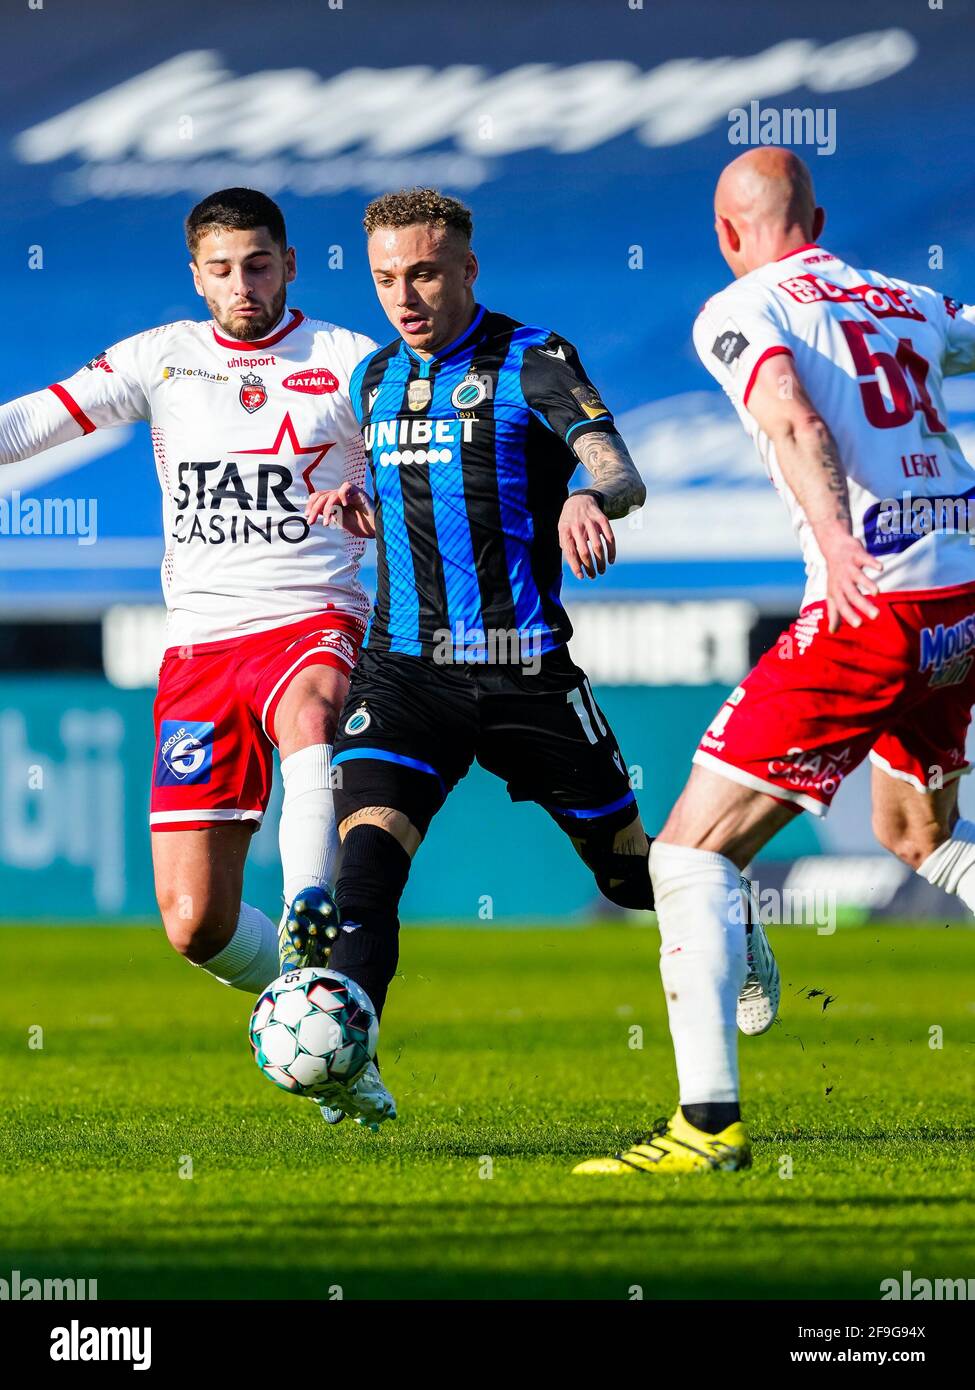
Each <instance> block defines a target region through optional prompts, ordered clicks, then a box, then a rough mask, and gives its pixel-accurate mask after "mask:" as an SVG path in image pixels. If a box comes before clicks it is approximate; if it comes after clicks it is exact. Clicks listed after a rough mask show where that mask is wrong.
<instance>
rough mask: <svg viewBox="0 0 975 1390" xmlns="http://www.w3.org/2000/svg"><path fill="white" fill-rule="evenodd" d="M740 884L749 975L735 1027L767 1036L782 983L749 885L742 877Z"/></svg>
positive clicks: (746, 977)
mask: <svg viewBox="0 0 975 1390" xmlns="http://www.w3.org/2000/svg"><path fill="white" fill-rule="evenodd" d="M739 883H740V884H741V892H742V897H743V898H744V900H745V922H746V927H747V932H748V937H747V952H748V956H747V959H748V974H747V975H746V976H745V983H744V984H743V985H742V987H741V992H740V994H739V995H738V1009H737V1018H738V1028H739V1031H740V1032H742V1033H747V1034H748V1036H749V1037H755V1036H757V1035H758V1034H759V1033H767V1032H768V1030H769V1029H770V1028H771V1026H772V1024H773V1023H774V1022H775V1015H776V1014H777V1013H778V1011H779V995H780V993H781V990H782V982H781V980H780V978H779V967H778V966H777V965H776V963H775V957H774V956H773V954H772V947H771V946H770V945H769V940H768V937H767V936H766V935H765V928H764V927H763V926H762V919H761V916H760V914H759V908H758V904H757V903H756V901H755V897H754V894H753V893H752V885H751V884H750V883H749V881H748V879H747V878H745V877H744V875H742V877H741V878H740V879H739Z"/></svg>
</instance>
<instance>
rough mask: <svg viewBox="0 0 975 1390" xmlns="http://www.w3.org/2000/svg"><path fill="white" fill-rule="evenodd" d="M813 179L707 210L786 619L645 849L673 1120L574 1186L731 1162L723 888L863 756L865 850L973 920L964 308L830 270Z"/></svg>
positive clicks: (713, 324) (705, 355) (777, 153)
mask: <svg viewBox="0 0 975 1390" xmlns="http://www.w3.org/2000/svg"><path fill="white" fill-rule="evenodd" d="M824 220H825V218H824V214H823V210H822V209H821V208H818V207H816V203H815V197H814V194H813V186H812V179H811V177H810V174H809V170H808V169H807V168H806V166H805V165H804V164H803V163H802V161H801V160H799V159H798V158H797V157H796V156H795V155H794V154H791V153H789V152H787V151H785V150H778V149H761V150H753V151H750V152H749V153H747V154H745V155H742V156H741V157H740V158H738V159H736V160H735V161H734V162H733V163H732V164H730V165H729V166H728V168H726V169H725V170H724V172H723V174H722V176H721V178H720V180H719V182H718V187H717V193H716V195H715V223H716V230H717V236H718V244H719V247H720V249H721V253H722V255H723V256H724V259H725V260H726V262H727V263H728V265H729V266H730V268H731V270H732V272H733V273H734V275H735V277H736V278H735V282H734V283H733V284H731V285H729V286H728V288H727V289H724V290H722V291H721V293H720V294H717V295H715V296H714V298H713V299H710V300H709V301H708V303H707V304H706V305H705V306H704V309H703V310H702V311H701V314H700V316H699V317H698V319H697V322H696V324H695V327H694V342H695V346H696V347H697V350H698V353H699V355H700V357H701V360H702V361H703V362H704V364H705V366H706V367H707V368H708V369H709V371H710V372H711V373H712V374H713V376H714V377H715V378H716V379H717V381H718V382H719V383H720V384H721V385H722V386H723V387H724V389H725V391H726V392H727V394H728V396H729V398H730V399H731V402H732V404H733V405H734V407H735V409H736V411H737V412H738V415H739V417H740V418H741V421H742V423H743V424H744V426H745V429H746V430H747V432H748V433H749V435H750V436H751V437H752V439H754V441H755V443H756V445H757V447H758V452H759V454H760V456H761V458H762V461H763V462H764V464H765V466H766V469H767V471H768V473H769V476H770V478H771V480H772V482H773V484H774V485H775V487H776V489H777V490H778V491H779V492H780V493H781V495H782V497H783V499H784V501H785V503H786V505H787V507H788V508H789V511H790V514H791V517H792V521H793V525H794V527H795V530H796V533H797V536H798V539H799V542H800V545H801V547H802V552H803V557H804V559H805V562H806V573H807V586H806V593H805V598H804V602H803V606H802V610H801V613H800V616H799V618H798V619H797V620H796V622H795V623H793V624H792V626H791V627H790V628H789V629H788V630H787V632H786V633H784V634H783V635H782V637H781V638H780V639H779V642H778V644H777V645H776V646H775V647H774V648H772V649H771V650H770V651H768V652H767V653H766V654H765V655H764V656H763V657H762V658H761V660H760V661H759V662H758V664H757V666H756V667H755V668H754V669H753V670H752V671H751V672H750V674H749V675H748V676H746V677H745V679H744V680H743V681H742V683H741V685H740V686H738V687H737V689H735V690H733V691H732V692H731V694H730V695H729V696H728V698H727V700H726V701H725V702H724V704H723V705H722V707H721V709H720V710H719V711H718V713H717V714H716V716H715V718H714V719H713V720H712V722H711V725H710V726H709V728H708V729H707V731H706V732H705V734H704V736H703V737H702V739H701V742H700V744H699V746H698V750H697V752H696V753H695V755H694V764H695V766H694V767H693V768H692V771H691V776H690V779H689V781H688V783H687V786H686V787H685V789H684V791H683V793H682V795H681V797H680V798H679V800H678V802H677V804H676V805H675V807H674V809H673V811H672V812H671V814H670V817H669V819H668V820H667V822H666V824H665V826H664V828H663V830H662V831H661V833H660V835H659V836H658V837H657V839H656V840H654V842H653V844H652V847H651V851H650V871H651V877H652V880H653V887H654V893H655V897H656V905H657V914H658V920H659V924H660V935H661V976H662V979H663V986H664V993H665V996H666V1000H667V1009H668V1013H669V1018H670V1031H671V1036H672V1038H673V1042H674V1049H675V1053H676V1059H677V1072H678V1079H679V1083H680V1104H679V1107H678V1109H677V1112H676V1114H675V1115H674V1117H673V1118H672V1119H671V1120H670V1121H669V1122H667V1121H664V1122H662V1123H661V1124H660V1125H657V1126H655V1127H654V1129H653V1130H652V1132H651V1133H650V1134H649V1135H647V1136H646V1137H644V1138H643V1139H640V1140H637V1141H636V1142H635V1143H634V1145H633V1146H632V1148H630V1149H629V1150H628V1151H627V1152H626V1153H623V1154H617V1155H616V1156H615V1157H613V1158H607V1159H591V1160H588V1161H587V1162H585V1163H583V1164H580V1165H579V1167H578V1168H577V1169H576V1170H575V1171H576V1172H583V1173H616V1174H632V1173H640V1172H642V1173H673V1172H686V1171H691V1170H694V1169H703V1170H715V1169H734V1168H742V1167H746V1166H747V1165H748V1163H749V1162H750V1149H749V1142H748V1136H747V1132H746V1130H745V1128H744V1126H743V1125H742V1123H741V1119H740V1113H739V1107H738V1061H737V1047H736V1030H735V1003H736V998H737V995H738V990H739V987H740V984H741V981H742V978H743V976H744V973H745V961H744V954H743V947H742V932H741V918H740V904H739V893H738V877H739V873H740V871H741V870H742V869H743V868H744V866H745V865H746V864H747V863H748V862H749V861H750V860H751V859H752V857H753V856H754V855H755V854H756V853H757V852H758V851H759V850H760V849H761V848H762V846H763V845H765V844H766V843H767V842H768V841H769V840H770V839H771V838H772V836H773V835H774V834H775V833H776V832H777V831H778V830H779V829H781V827H782V826H784V825H785V824H786V823H787V822H789V821H790V820H792V818H793V817H794V816H796V815H798V814H799V813H800V811H802V810H806V811H809V812H810V813H811V814H812V815H816V816H823V815H825V814H826V812H827V811H828V809H829V805H830V802H831V800H832V798H833V796H834V795H835V794H836V791H837V789H838V787H839V786H840V784H841V782H842V781H843V778H844V777H845V776H847V775H848V774H849V773H850V772H851V771H852V770H853V768H855V767H856V766H857V765H858V764H859V763H860V762H862V761H863V759H864V758H865V757H867V755H868V754H869V757H870V760H871V762H872V764H873V767H872V777H873V783H872V792H873V827H874V832H875V834H876V836H877V838H878V840H879V841H880V843H881V844H882V845H884V846H885V847H886V848H887V849H889V850H891V851H892V852H893V853H894V854H896V855H897V856H898V858H900V859H902V860H903V861H904V862H905V863H906V864H908V865H909V866H910V867H911V868H912V869H914V870H915V871H916V872H917V873H919V874H920V875H921V876H922V877H923V878H925V879H927V880H928V881H929V882H930V883H933V884H936V885H937V886H938V887H940V888H942V889H945V890H946V891H948V892H952V893H956V894H957V895H958V896H959V897H960V898H961V899H962V901H963V902H964V903H965V904H966V905H967V906H968V907H970V908H972V909H975V824H973V823H972V822H970V821H966V820H963V819H961V818H960V817H959V812H958V779H959V777H960V776H961V775H962V774H963V773H965V772H967V771H968V768H969V765H968V762H967V760H966V758H965V735H966V731H967V729H968V724H969V720H970V717H971V707H972V704H973V702H975V551H973V549H972V545H971V539H972V537H971V534H970V528H969V527H968V525H967V522H968V518H969V517H971V516H972V515H973V507H972V506H970V505H969V503H970V501H971V499H973V498H975V469H973V468H972V466H971V464H969V463H968V461H967V460H966V459H965V457H964V456H963V454H962V452H961V450H960V448H959V446H958V441H957V440H956V438H955V436H954V435H953V434H952V432H951V429H950V426H949V423H948V418H947V415H946V412H945V406H944V399H943V394H942V382H943V378H944V377H946V376H953V375H955V374H957V373H961V372H971V371H975V309H973V308H966V307H965V306H964V305H962V304H959V303H958V302H956V301H955V300H953V299H946V298H945V297H944V296H943V295H941V294H940V293H938V292H936V291H934V290H931V289H927V288H925V287H924V286H921V285H913V284H908V283H906V282H905V281H903V280H894V279H891V278H890V277H889V276H886V275H882V274H879V273H877V272H876V271H872V270H860V269H856V268H854V267H853V266H850V265H847V264H846V263H845V262H844V261H843V260H842V259H840V257H838V256H836V255H834V254H833V253H832V252H830V251H829V250H828V249H827V248H826V247H824V246H820V245H819V244H818V240H819V237H820V233H821V232H822V229H823V223H824Z"/></svg>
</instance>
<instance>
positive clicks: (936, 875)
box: [871, 759, 975, 912]
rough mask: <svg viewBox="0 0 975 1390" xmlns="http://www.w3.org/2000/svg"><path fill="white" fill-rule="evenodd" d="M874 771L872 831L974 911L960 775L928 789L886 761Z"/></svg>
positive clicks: (973, 862)
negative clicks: (914, 782)
mask: <svg viewBox="0 0 975 1390" xmlns="http://www.w3.org/2000/svg"><path fill="white" fill-rule="evenodd" d="M871 773H872V786H871V791H872V796H873V831H874V834H875V835H876V837H877V839H878V840H879V841H880V843H881V844H882V845H883V846H884V848H885V849H888V850H890V852H891V854H895V855H896V856H897V858H898V859H901V860H903V862H904V863H905V864H907V865H908V867H909V868H912V869H913V870H914V871H915V873H918V874H920V875H921V877H922V878H926V879H927V881H928V882H929V883H933V884H934V885H935V887H937V888H941V889H943V890H944V892H946V893H954V894H956V896H957V897H959V898H961V900H962V902H963V903H964V904H965V906H966V907H967V908H968V909H969V911H970V912H975V822H972V821H970V820H965V819H963V818H962V817H961V816H960V815H959V812H958V779H957V777H955V778H953V779H952V780H951V781H949V782H946V783H945V784H944V786H942V787H936V788H934V789H932V790H930V791H928V790H922V789H921V786H918V785H914V784H913V782H912V781H908V780H907V777H906V776H905V774H901V775H898V774H897V773H896V771H894V770H893V769H892V768H891V764H890V763H889V762H887V760H886V759H885V760H884V762H883V763H881V764H878V763H877V762H875V763H874V766H873V768H872V769H871Z"/></svg>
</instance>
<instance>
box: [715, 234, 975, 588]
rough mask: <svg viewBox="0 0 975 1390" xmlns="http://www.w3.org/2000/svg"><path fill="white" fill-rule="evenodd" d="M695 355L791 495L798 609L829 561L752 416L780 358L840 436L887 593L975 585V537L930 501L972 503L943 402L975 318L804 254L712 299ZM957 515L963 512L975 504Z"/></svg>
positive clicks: (816, 252) (857, 522) (857, 519)
mask: <svg viewBox="0 0 975 1390" xmlns="http://www.w3.org/2000/svg"><path fill="white" fill-rule="evenodd" d="M694 345H695V347H696V348H697V351H698V355H699V356H700V358H701V361H702V362H703V363H704V365H705V366H706V367H707V369H708V371H710V372H711V374H712V375H713V376H714V377H715V379H716V380H717V381H718V382H719V383H720V385H721V386H722V387H723V388H724V390H725V391H726V392H727V394H728V396H729V398H730V400H731V403H732V404H733V405H734V407H735V410H736V411H737V412H738V415H739V418H740V419H741V422H742V424H743V425H744V427H745V429H746V431H747V432H748V434H749V435H750V436H751V438H752V439H753V440H754V441H755V444H756V446H757V448H758V452H759V455H760V457H761V459H762V461H763V463H764V464H765V467H766V471H767V472H768V474H769V477H770V478H771V480H772V482H773V484H774V485H775V487H776V489H777V491H778V492H779V493H780V495H781V496H782V497H783V498H784V499H785V502H786V505H787V507H788V509H789V513H790V516H791V519H792V524H793V528H794V530H795V532H796V534H797V536H798V538H799V543H800V545H801V547H802V554H803V559H804V560H805V564H806V576H807V583H806V592H805V596H804V599H803V606H805V605H807V604H810V603H813V602H815V601H817V600H819V599H822V598H824V597H825V595H826V564H825V561H824V560H823V557H822V553H821V551H820V549H819V546H818V545H817V543H816V538H815V536H814V535H813V532H812V527H811V526H810V525H809V522H808V520H807V518H806V516H805V513H804V512H803V510H802V508H801V507H800V506H799V504H798V502H797V501H796V499H795V496H794V495H793V493H792V492H791V490H790V489H789V487H788V486H787V485H786V483H785V481H784V479H783V477H782V473H781V471H780V469H779V466H778V463H777V461H776V458H775V450H774V448H773V446H772V445H771V444H770V442H769V440H768V438H767V436H766V435H765V434H764V433H763V432H762V431H761V430H760V429H759V427H758V423H757V422H756V420H755V419H754V417H753V416H752V415H751V414H750V413H749V411H748V397H749V393H750V391H751V389H752V386H753V385H754V382H755V377H756V375H757V373H758V369H759V367H760V366H761V364H762V362H763V361H764V360H765V359H766V358H767V357H770V356H772V355H774V354H775V353H781V352H787V353H789V354H790V355H791V356H792V357H793V358H794V360H795V367H796V371H797V373H798V375H799V378H800V380H801V381H802V383H803V385H804V387H805V389H806V392H807V394H808V395H809V397H810V399H811V400H812V402H813V404H814V405H815V407H816V409H817V411H818V412H819V414H820V415H821V416H822V418H823V419H824V420H825V421H826V423H827V425H828V426H829V428H830V430H831V432H832V434H833V437H834V439H835V440H836V443H837V446H838V449H839V456H840V461H841V464H842V466H843V469H844V471H845V473H846V478H847V483H848V487H849V494H850V512H851V515H852V520H853V530H854V534H855V535H856V536H857V537H858V538H859V539H860V540H861V541H863V543H864V544H865V546H866V548H867V549H868V550H869V551H870V552H871V554H874V555H877V556H878V557H879V558H880V559H882V561H883V566H884V568H883V573H882V575H881V576H880V578H879V580H878V583H879V586H880V588H881V590H882V591H891V590H897V591H905V590H906V591H911V592H915V591H916V592H923V591H926V590H929V589H942V588H948V587H951V586H954V585H958V584H970V583H975V548H973V546H972V545H971V544H970V543H969V535H968V534H967V533H966V532H965V530H964V529H960V530H959V529H944V527H943V526H942V528H941V529H938V528H937V522H936V521H934V523H933V524H931V523H932V519H933V518H935V516H936V514H937V512H938V509H937V508H936V507H935V504H934V499H965V498H966V494H968V493H971V492H973V490H975V469H973V468H972V465H971V464H970V463H969V462H968V461H967V460H966V458H965V456H964V455H963V453H962V451H961V449H960V448H959V445H958V441H957V439H956V438H955V436H954V435H953V434H952V432H951V429H950V427H949V423H948V417H947V413H946V411H945V404H944V397H943V392H942V385H943V379H944V377H946V376H954V375H956V374H958V373H961V372H970V371H973V370H975V309H973V308H971V307H966V306H965V305H962V304H959V303H957V302H956V301H955V300H952V299H947V298H945V296H943V295H942V294H940V293H939V292H937V291H935V290H932V289H928V288H926V287H925V286H923V285H912V284H908V283H907V282H906V281H904V280H893V279H891V278H890V277H889V276H886V275H880V274H879V273H878V272H877V271H874V270H857V269H854V267H852V266H849V265H847V264H845V262H843V261H841V260H840V259H839V258H838V257H836V256H833V255H831V254H830V253H829V252H828V251H825V250H823V248H822V247H819V246H803V247H800V248H798V249H797V250H796V251H793V252H791V253H790V254H789V255H787V256H784V257H782V259H781V260H778V261H773V262H771V263H770V264H769V265H764V266H761V267H760V268H759V269H758V270H753V271H752V272H751V273H750V274H748V275H744V276H742V277H741V279H739V280H736V281H735V282H734V283H733V284H731V285H729V286H728V287H727V289H724V290H722V291H721V292H720V294H716V295H714V297H713V298H712V299H709V300H708V302H707V303H706V304H705V306H704V308H703V309H702V310H701V313H700V314H699V315H698V318H697V321H696V323H695V324H694ZM918 499H922V500H921V501H920V502H919V501H918ZM923 499H931V500H930V501H924V500H923ZM960 505H961V509H962V510H963V511H966V512H967V501H962V502H961V504H960ZM957 514H958V509H957V508H955V507H953V506H952V507H951V508H948V509H945V508H942V509H941V512H940V515H941V517H942V519H943V518H944V517H945V516H946V515H947V516H949V517H952V516H956V515H957ZM972 514H973V515H975V507H973V509H972Z"/></svg>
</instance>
